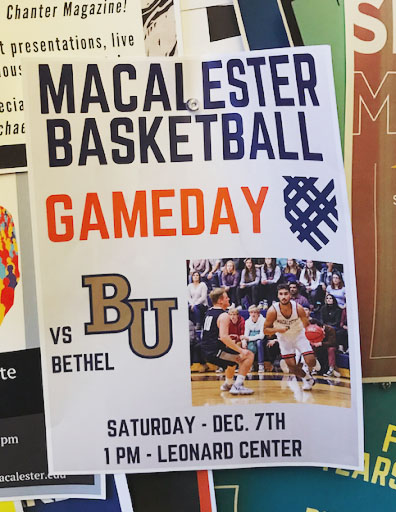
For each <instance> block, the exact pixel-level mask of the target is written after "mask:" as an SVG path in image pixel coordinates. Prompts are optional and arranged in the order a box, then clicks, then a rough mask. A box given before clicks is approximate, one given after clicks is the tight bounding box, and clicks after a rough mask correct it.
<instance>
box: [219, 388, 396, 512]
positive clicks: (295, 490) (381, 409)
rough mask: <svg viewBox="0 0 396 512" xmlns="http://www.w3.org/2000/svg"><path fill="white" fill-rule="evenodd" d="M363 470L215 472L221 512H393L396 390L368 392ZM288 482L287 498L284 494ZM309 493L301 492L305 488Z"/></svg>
mask: <svg viewBox="0 0 396 512" xmlns="http://www.w3.org/2000/svg"><path fill="white" fill-rule="evenodd" d="M363 388H364V389H363V398H364V430H365V450H364V451H365V454H364V469H363V470H362V471H350V470H346V469H344V468H337V469H329V468H326V467H325V468H304V469H301V470H300V471H296V468H276V469H274V468H272V469H266V468H263V469H248V470H234V471H215V472H214V478H215V486H216V499H217V505H218V510H219V512H228V511H229V510H233V511H234V512H261V511H262V510H263V507H264V510H265V507H266V503H267V502H268V501H269V500H271V505H270V509H271V510H272V511H273V512H284V510H289V509H290V507H291V505H290V502H291V498H290V496H292V497H293V498H292V500H293V505H292V510H293V512H323V511H327V512H350V511H351V510H360V511H361V512H372V511H373V510H381V511H382V510H384V511H385V510H389V511H390V510H393V509H394V504H395V490H396V489H395V487H396V479H395V476H396V475H395V473H396V471H395V468H396V466H395V464H396V414H395V408H394V404H395V400H396V389H395V388H394V385H393V384H392V386H391V388H390V389H383V388H382V387H381V386H379V385H377V384H365V385H364V386H363ZM285 482H288V490H289V492H288V493H285V492H284V488H285ZM307 482H309V483H310V490H309V492H301V489H302V488H304V486H305V485H306V483H307Z"/></svg>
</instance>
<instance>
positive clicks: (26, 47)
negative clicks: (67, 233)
mask: <svg viewBox="0 0 396 512" xmlns="http://www.w3.org/2000/svg"><path fill="white" fill-rule="evenodd" d="M0 29H1V31H0V32H1V36H0V57H1V65H0V90H1V95H0V173H2V172H9V170H10V169H12V170H13V171H26V149H25V141H26V126H25V119H24V102H23V96H22V81H21V75H22V66H21V58H22V57H25V56H27V55H36V56H37V55H39V54H42V55H45V56H54V55H59V57H60V58H64V57H65V56H66V55H69V56H71V55H73V56H75V55H87V54H89V55H112V56H113V57H117V56H118V55H126V54H127V55H131V54H134V55H144V53H145V52H144V41H143V23H142V16H141V5H140V1H139V0H120V1H118V0H114V1H113V0H103V1H98V2H85V0H73V1H64V2H58V1H57V0H48V1H47V2H46V3H45V4H40V3H37V4H36V3H32V2H30V1H29V0H20V1H15V0H10V1H9V2H2V3H1V5H0Z"/></svg>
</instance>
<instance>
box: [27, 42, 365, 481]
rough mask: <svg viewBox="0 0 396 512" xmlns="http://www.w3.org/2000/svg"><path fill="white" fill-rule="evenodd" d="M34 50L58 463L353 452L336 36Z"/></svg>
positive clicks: (215, 462) (52, 450)
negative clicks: (140, 48)
mask: <svg viewBox="0 0 396 512" xmlns="http://www.w3.org/2000/svg"><path fill="white" fill-rule="evenodd" d="M26 70H27V73H28V74H27V75H26V77H27V78H26V80H27V81H26V84H27V87H26V88H25V94H26V100H27V102H28V115H29V123H31V126H34V130H32V131H31V132H30V136H31V139H30V143H29V158H30V162H31V171H32V172H29V183H30V192H31V202H32V221H33V237H34V240H35V249H37V251H36V252H35V263H36V270H37V273H36V276H37V281H38V299H39V300H38V304H39V324H40V340H41V342H42V365H43V373H44V376H45V377H44V391H45V400H46V411H48V421H47V428H48V442H49V458H50V466H51V470H52V471H54V472H56V473H57V472H61V473H66V474H68V473H70V472H79V473H80V472H96V471H103V472H109V473H110V472H127V473H139V472H149V471H150V472H152V471H156V472H157V471H169V470H187V469H199V468H205V467H206V468H208V467H209V468H218V467H223V468H225V467H235V466H246V467H248V466H263V465H289V464H313V465H323V464H326V465H330V466H337V465H343V466H344V467H347V468H348V467H350V468H357V467H360V466H361V465H362V463H363V445H362V420H361V385H360V366H359V361H360V358H359V357H360V356H359V336H358V318H357V303H356V295H355V282H354V264H353V249H352V235H351V227H350V216H349V210H348V203H347V193H346V186H345V175H344V170H343V164H342V153H341V146H340V140H339V133H338V126H337V112H336V103H335V94H334V84H333V79H332V69H331V57H330V51H329V48H328V47H304V48H294V49H274V50H268V51H259V52H251V53H249V52H248V53H246V54H243V55H242V54H237V55H227V56H213V57H211V58H208V59H206V60H205V59H195V58H184V59H171V58H164V59H154V60H147V59H146V60H144V59H138V58H135V59H131V60H124V61H111V60H106V61H99V60H98V61H93V60H90V61H89V62H87V61H70V62H65V61H59V60H54V61H43V60H36V59H34V60H30V61H29V62H28V61H26ZM165 247H166V250H165ZM194 258H201V259H200V260H195V259H194ZM54 262H56V264H54ZM245 267H246V268H245ZM297 273H298V278H297ZM246 283H248V284H249V286H245V284H246ZM278 285H279V286H278ZM245 288H249V291H248V290H245ZM205 290H206V291H205ZM250 292H251V293H250ZM190 293H191V301H190V300H189V294H190ZM198 295H203V298H204V299H205V300H206V303H204V302H201V303H195V302H194V300H195V298H197V296H198ZM247 301H248V302H247ZM198 304H200V305H201V306H202V307H199V306H198ZM195 306H197V307H195ZM229 306H233V308H232V309H236V311H237V312H238V313H237V317H238V315H239V316H240V317H242V316H244V317H246V321H245V331H244V332H243V333H239V334H238V331H237V333H236V334H235V333H234V331H233V329H234V328H233V327H232V326H231V324H233V320H232V319H231V314H229V313H228V308H229ZM236 306H239V308H237V307H236ZM230 313H233V312H232V311H230ZM234 313H235V312H234ZM234 313H233V314H234ZM334 315H339V316H340V321H341V315H342V317H343V322H344V324H343V325H344V328H343V330H342V331H340V333H338V334H337V332H336V329H335V328H334V327H332V325H331V323H332V318H334ZM195 349H198V351H199V356H197V354H196V350H195ZM266 349H268V350H266ZM196 357H199V358H201V361H195V360H194V359H195V358H196ZM280 361H282V365H281V363H280ZM195 362H197V363H201V364H202V362H203V363H204V364H202V366H203V367H204V371H205V372H206V373H205V374H204V373H199V372H198V375H197V374H196V372H194V368H193V365H192V363H195ZM237 366H238V372H236V369H237V368H236V367H237ZM216 369H217V370H218V372H216V371H215V370H216ZM222 371H223V372H222ZM315 374H316V376H315ZM87 404H90V405H89V407H87ZM323 432H328V433H330V432H331V434H332V435H331V436H330V435H329V436H328V439H327V442H326V443H323V442H322V439H323V437H322V434H323ZM338 434H339V435H338ZM341 434H342V435H341ZM339 438H341V441H340V439H339Z"/></svg>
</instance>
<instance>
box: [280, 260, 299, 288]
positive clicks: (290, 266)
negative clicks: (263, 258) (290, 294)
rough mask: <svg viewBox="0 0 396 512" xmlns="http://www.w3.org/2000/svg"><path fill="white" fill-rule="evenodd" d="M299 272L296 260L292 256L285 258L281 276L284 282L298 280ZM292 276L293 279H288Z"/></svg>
mask: <svg viewBox="0 0 396 512" xmlns="http://www.w3.org/2000/svg"><path fill="white" fill-rule="evenodd" d="M300 274H301V268H300V267H299V265H298V264H297V261H296V260H295V259H293V258H288V259H287V264H286V267H285V269H284V271H283V277H284V280H285V281H286V283H288V282H289V280H290V281H296V282H297V281H298V280H299V279H300ZM292 276H294V277H295V278H294V279H290V278H291V277H292Z"/></svg>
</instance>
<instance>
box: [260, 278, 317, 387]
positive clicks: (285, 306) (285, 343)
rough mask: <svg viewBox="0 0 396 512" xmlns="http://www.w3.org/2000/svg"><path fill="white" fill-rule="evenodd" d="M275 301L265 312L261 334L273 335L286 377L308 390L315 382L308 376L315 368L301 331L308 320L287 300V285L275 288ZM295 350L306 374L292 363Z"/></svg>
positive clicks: (312, 354)
mask: <svg viewBox="0 0 396 512" xmlns="http://www.w3.org/2000/svg"><path fill="white" fill-rule="evenodd" d="M278 299H279V302H275V303H274V304H273V305H272V306H271V307H270V308H269V310H268V312H267V316H266V317H265V323H264V334H266V335H268V336H271V335H273V334H276V337H277V338H278V342H279V348H280V351H281V355H282V358H283V359H284V360H285V361H286V364H287V366H288V368H289V371H290V373H294V375H297V377H300V378H301V379H302V381H303V386H302V388H303V389H304V390H306V391H309V390H310V389H312V386H313V385H314V384H315V379H314V378H313V377H312V375H311V374H310V373H309V372H310V371H311V370H312V369H313V368H314V367H315V365H316V358H315V355H314V352H313V350H312V347H311V344H310V343H309V341H308V339H307V338H306V336H305V327H306V326H307V325H308V324H309V320H308V318H307V315H306V313H305V311H304V308H303V307H302V306H301V305H300V304H297V303H296V302H294V300H291V296H290V289H289V285H287V284H280V285H279V286H278ZM296 350H298V351H299V352H300V353H301V354H302V355H303V357H304V360H305V363H306V364H307V366H308V368H309V372H307V373H306V372H304V370H303V369H302V368H301V366H300V365H298V364H297V363H296Z"/></svg>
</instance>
